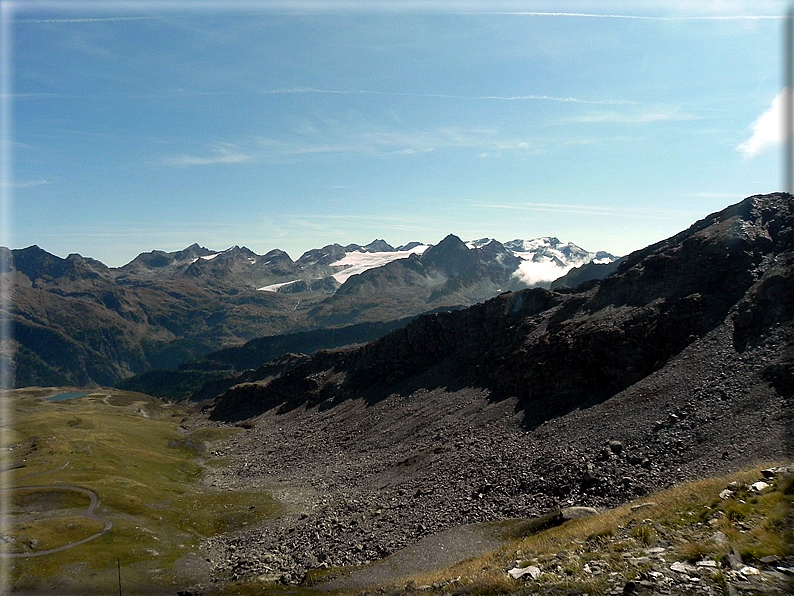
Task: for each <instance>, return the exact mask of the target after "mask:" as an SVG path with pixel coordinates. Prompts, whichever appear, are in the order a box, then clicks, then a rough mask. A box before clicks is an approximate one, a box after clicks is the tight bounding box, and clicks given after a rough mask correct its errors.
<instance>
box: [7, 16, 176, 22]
mask: <svg viewBox="0 0 794 596" xmlns="http://www.w3.org/2000/svg"><path fill="white" fill-rule="evenodd" d="M159 18H161V17H157V16H137V17H134V16H127V17H93V18H73V19H16V20H15V22H16V23H58V24H71V23H77V24H80V23H106V22H113V23H118V22H124V21H147V20H151V19H159Z"/></svg>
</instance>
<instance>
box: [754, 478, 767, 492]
mask: <svg viewBox="0 0 794 596" xmlns="http://www.w3.org/2000/svg"><path fill="white" fill-rule="evenodd" d="M768 488H769V484H767V483H766V482H764V481H763V480H759V481H758V482H753V484H751V485H750V490H751V491H753V492H755V493H762V492H764V491H765V490H766V489H768Z"/></svg>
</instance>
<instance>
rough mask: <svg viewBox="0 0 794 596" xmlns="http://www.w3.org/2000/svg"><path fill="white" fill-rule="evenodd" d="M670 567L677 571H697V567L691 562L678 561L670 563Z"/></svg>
mask: <svg viewBox="0 0 794 596" xmlns="http://www.w3.org/2000/svg"><path fill="white" fill-rule="evenodd" d="M670 569H671V570H672V571H675V572H676V573H694V572H695V571H697V568H696V567H693V566H692V565H690V564H689V563H682V562H680V561H676V562H675V563H673V564H672V565H670Z"/></svg>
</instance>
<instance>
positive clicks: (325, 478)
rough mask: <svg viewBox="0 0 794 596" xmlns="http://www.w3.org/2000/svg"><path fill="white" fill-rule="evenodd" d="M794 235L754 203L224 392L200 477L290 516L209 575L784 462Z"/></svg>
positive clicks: (329, 561)
mask: <svg viewBox="0 0 794 596" xmlns="http://www.w3.org/2000/svg"><path fill="white" fill-rule="evenodd" d="M793 224H794V218H793V217H792V202H791V197H790V196H789V195H785V194H773V195H766V196H755V197H750V198H748V199H746V200H745V201H743V202H741V203H739V204H737V205H734V206H732V207H729V208H727V209H725V210H724V211H722V212H720V213H716V214H714V215H712V216H709V217H708V218H705V219H704V220H702V221H699V222H697V223H696V224H694V225H693V226H692V227H690V228H689V229H688V230H685V231H683V232H681V233H680V234H678V235H676V236H674V237H672V238H670V239H668V240H666V241H664V242H660V243H658V244H656V245H653V246H650V247H648V248H647V249H644V250H642V251H639V252H637V253H634V254H632V255H630V256H629V257H628V258H627V260H626V261H625V262H624V263H623V264H621V266H620V268H619V269H618V271H617V272H616V273H615V274H613V275H612V276H610V277H609V278H607V279H605V280H604V281H602V282H600V283H599V282H591V283H589V284H585V285H584V286H582V287H580V288H578V289H575V290H570V291H567V292H549V291H546V290H541V289H534V290H524V291H520V292H515V293H508V294H504V295H501V296H499V297H497V298H494V299H492V300H489V301H488V302H486V303H484V304H480V305H476V306H474V307H471V308H469V309H465V310H462V311H456V312H450V313H441V314H436V315H432V316H425V317H420V318H419V319H417V320H416V321H414V322H413V323H411V324H409V325H408V326H407V327H405V328H404V329H402V330H398V331H395V332H393V333H391V334H389V335H387V336H385V337H383V338H381V339H380V340H377V341H375V342H373V343H371V344H368V345H366V346H364V347H361V348H357V349H347V350H339V351H330V352H320V353H318V354H316V355H315V356H313V357H311V358H309V357H303V358H299V359H297V360H294V361H292V362H291V363H290V364H289V366H287V367H285V368H283V369H282V370H280V371H276V370H274V371H272V374H270V375H268V376H267V377H266V378H263V379H260V380H250V381H248V382H246V383H242V384H240V385H238V386H236V387H233V388H231V389H229V390H228V391H226V392H225V393H224V394H222V395H221V396H219V397H218V399H217V402H216V405H215V407H214V409H212V411H211V412H208V414H209V416H210V418H211V419H214V420H218V421H235V420H236V421H240V420H243V419H247V421H246V422H245V424H244V425H245V427H246V428H248V430H246V431H245V433H244V435H242V436H237V437H234V438H232V439H229V440H228V441H227V442H226V443H225V444H222V445H219V446H217V447H216V451H217V453H218V455H219V456H222V457H224V458H227V460H228V461H229V465H228V467H225V468H221V469H218V470H215V471H214V472H213V473H212V474H210V475H209V476H208V477H207V478H206V481H207V483H208V484H209V485H210V486H214V487H216V488H221V489H236V488H241V489H242V488H245V489H252V488H259V489H262V490H270V491H273V493H274V494H275V495H276V496H277V497H280V498H281V499H282V500H283V501H284V502H285V503H288V504H290V506H291V507H292V509H291V510H292V512H293V515H292V516H289V515H288V516H286V517H283V518H280V519H279V520H275V521H273V522H270V523H267V524H264V525H263V526H262V527H257V528H251V529H250V530H246V531H243V532H240V533H238V534H235V535H229V536H226V537H224V538H223V539H219V540H214V541H211V542H210V543H208V544H207V549H208V551H209V552H210V557H209V558H210V560H211V565H212V567H213V573H214V576H215V578H216V579H217V580H230V579H233V578H249V579H250V578H255V577H259V576H265V577H270V578H271V579H280V580H281V581H299V580H300V579H301V578H302V577H303V575H304V573H305V572H306V571H307V570H309V569H312V568H316V567H323V566H339V565H355V564H360V563H364V562H367V561H372V560H375V559H378V558H380V557H383V556H384V555H386V554H389V553H391V552H394V551H396V550H397V549H399V548H401V547H403V546H406V545H409V544H412V543H414V542H416V541H417V540H419V539H420V538H421V537H423V536H427V535H430V534H432V533H434V532H439V531H442V530H445V529H448V528H452V527H455V526H457V525H460V524H465V523H471V522H477V521H490V520H495V519H504V518H508V517H517V516H529V515H538V514H541V513H544V512H545V511H548V510H549V509H551V508H554V507H558V506H561V505H591V506H596V507H603V506H608V505H613V504H616V503H619V502H622V501H625V500H628V499H630V498H634V497H636V496H639V495H643V494H646V493H647V492H648V491H651V490H655V489H658V488H661V487H665V486H669V485H671V484H674V483H676V482H678V481H681V480H683V479H691V478H698V477H701V476H703V475H705V474H709V473H714V472H720V471H729V470H734V469H736V468H738V467H740V466H742V465H747V464H750V463H753V462H755V461H757V460H759V459H771V460H780V459H783V458H790V457H791V456H792V455H794V446H793V445H792V442H791V435H790V429H791V428H792V427H793V426H794V419H793V418H792V405H793V404H792V401H793V400H794V375H793V374H792V370H794V366H793V365H794V350H793V349H792V346H793V345H794V341H793V340H794V325H793V324H792V315H794V299H793V298H792V297H793V296H794V295H793V294H792V293H791V292H790V291H788V290H789V289H790V288H791V287H793V286H794V284H793V283H792V282H794V250H793V249H792V243H793V242H794V234H793V233H792V229H793V227H794V226H793ZM199 422H200V423H205V422H203V421H199ZM219 423H220V422H219ZM610 441H612V443H610ZM617 445H620V447H619V448H618V447H617Z"/></svg>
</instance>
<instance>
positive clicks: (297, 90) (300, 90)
mask: <svg viewBox="0 0 794 596" xmlns="http://www.w3.org/2000/svg"><path fill="white" fill-rule="evenodd" d="M263 93H265V94H267V95H291V94H320V95H384V96H391V97H419V98H428V99H462V100H471V101H487V100H494V101H554V102H563V103H582V104H597V105H633V104H635V102H633V101H630V100H626V99H609V98H607V99H582V98H579V97H555V96H552V95H535V94H529V95H453V94H448V93H400V92H393V91H374V90H368V89H317V88H314V87H289V88H282V89H270V90H268V91H263Z"/></svg>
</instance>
